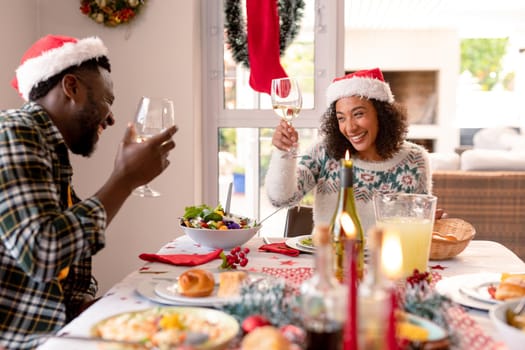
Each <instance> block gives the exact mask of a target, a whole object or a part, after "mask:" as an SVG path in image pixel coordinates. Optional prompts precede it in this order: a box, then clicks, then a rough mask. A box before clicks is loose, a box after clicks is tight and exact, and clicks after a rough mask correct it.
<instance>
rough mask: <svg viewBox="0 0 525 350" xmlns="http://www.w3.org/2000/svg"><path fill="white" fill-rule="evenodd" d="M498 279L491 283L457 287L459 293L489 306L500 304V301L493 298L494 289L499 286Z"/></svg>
mask: <svg viewBox="0 0 525 350" xmlns="http://www.w3.org/2000/svg"><path fill="white" fill-rule="evenodd" d="M499 282H500V281H499V277H498V278H497V279H494V280H493V281H486V282H481V283H475V284H474V285H466V286H461V287H459V291H460V292H461V293H463V294H465V295H466V296H469V297H471V298H473V299H476V300H480V301H483V302H485V303H489V304H497V303H500V302H501V301H500V300H497V299H496V298H495V293H496V289H497V288H498V285H499Z"/></svg>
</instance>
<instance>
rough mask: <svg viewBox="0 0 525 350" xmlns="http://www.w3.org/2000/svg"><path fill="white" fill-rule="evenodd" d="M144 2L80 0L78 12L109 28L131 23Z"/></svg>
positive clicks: (132, 0)
mask: <svg viewBox="0 0 525 350" xmlns="http://www.w3.org/2000/svg"><path fill="white" fill-rule="evenodd" d="M145 2H146V0H80V11H81V12H82V13H83V14H85V15H86V16H88V17H89V18H91V19H92V20H94V21H95V22H97V23H101V24H104V25H106V26H109V27H115V26H117V25H119V24H123V23H127V22H129V21H131V20H132V19H133V18H134V17H135V16H136V15H137V13H138V12H139V11H140V8H141V7H142V5H144V3H145Z"/></svg>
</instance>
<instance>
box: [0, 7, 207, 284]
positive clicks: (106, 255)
mask: <svg viewBox="0 0 525 350" xmlns="http://www.w3.org/2000/svg"><path fill="white" fill-rule="evenodd" d="M1 1H2V2H5V3H7V2H9V5H7V4H4V5H5V6H3V7H4V8H6V7H7V6H8V7H9V11H2V12H1V13H0V29H2V30H1V31H0V39H1V40H2V45H3V48H4V49H5V50H2V51H3V52H2V55H0V63H1V66H2V67H3V69H2V72H0V74H2V75H0V78H1V82H2V83H1V84H0V108H2V109H3V108H8V107H17V106H18V105H20V102H21V100H20V99H18V98H17V96H16V93H14V91H11V90H12V89H11V88H10V87H8V88H7V89H6V79H8V81H9V80H10V79H11V78H12V76H13V71H14V69H16V66H17V65H18V62H19V60H20V57H21V55H22V54H23V52H24V51H25V50H26V49H27V47H28V46H29V45H30V44H31V43H32V42H33V41H35V40H36V39H37V38H38V37H40V36H43V35H45V34H48V33H52V34H63V35H70V36H75V37H86V36H92V35H97V36H100V37H101V38H102V40H103V41H104V42H105V43H106V45H107V46H108V48H109V52H110V54H109V56H110V60H111V64H112V77H113V81H114V91H115V95H116V100H115V104H114V106H113V112H114V114H115V118H116V120H117V123H116V125H115V126H113V127H112V128H109V129H107V130H106V131H105V133H104V134H103V135H102V137H101V140H100V142H99V144H98V148H97V152H95V154H94V155H93V156H92V157H91V158H89V159H86V158H81V157H73V159H72V162H73V168H74V172H75V173H74V178H73V181H74V185H75V189H76V191H77V192H78V193H79V194H80V195H81V196H83V197H85V196H88V195H91V194H92V193H94V192H95V191H96V190H98V188H99V187H100V186H101V185H102V183H103V182H104V181H105V180H106V179H107V177H108V176H109V174H110V172H111V171H112V168H113V160H114V156H115V154H116V149H117V146H118V144H119V142H120V140H121V137H122V135H123V133H124V130H125V126H126V124H127V122H129V121H131V120H132V118H133V113H134V111H135V107H136V104H137V102H138V100H139V97H140V96H141V95H162V96H167V97H172V98H173V99H174V101H175V110H176V119H177V124H178V126H179V132H178V133H177V134H176V135H175V141H176V143H177V148H176V149H175V150H174V151H173V152H172V153H171V155H170V161H171V166H170V167H169V168H168V169H167V170H166V171H165V172H164V173H163V174H162V175H161V176H160V177H159V178H158V179H156V180H155V181H154V182H152V186H153V187H155V188H156V189H158V190H160V191H161V192H162V196H161V197H159V198H152V199H150V198H138V197H133V196H132V197H130V198H129V199H128V201H127V202H126V203H125V204H124V206H123V207H122V209H121V211H120V213H119V214H118V215H117V217H116V218H115V219H114V221H113V222H112V224H111V225H110V226H109V228H108V230H107V242H106V248H105V249H104V250H103V251H102V252H100V253H99V254H98V255H96V256H95V258H94V264H95V266H94V273H95V276H96V277H97V278H98V280H99V283H100V287H101V292H102V293H104V292H105V291H107V289H108V288H109V287H110V286H111V285H113V284H114V283H116V282H117V281H119V280H120V279H122V278H123V277H124V276H125V275H126V274H128V273H129V272H131V271H132V270H134V269H136V268H138V267H139V266H141V264H142V261H140V260H139V259H138V255H139V254H140V253H142V252H150V253H154V252H156V251H157V250H158V248H160V246H161V245H162V244H164V243H166V242H168V241H169V240H171V239H173V238H175V237H177V236H179V235H181V234H182V233H181V232H180V230H179V229H178V220H177V218H178V216H180V215H181V214H182V213H183V212H184V207H185V206H188V205H192V204H194V203H195V202H198V201H199V199H198V198H195V197H196V195H195V193H200V191H199V190H197V188H200V183H197V182H196V179H199V177H200V174H199V173H198V171H199V170H198V169H200V155H197V154H195V145H200V136H199V135H200V125H201V122H200V118H201V113H200V104H201V101H200V95H201V93H200V66H201V65H200V60H201V58H200V43H201V40H200V1H194V0H177V1H165V0H149V1H147V2H146V5H145V6H144V7H143V8H142V11H141V13H140V14H139V15H138V16H137V17H136V18H135V19H134V20H133V21H132V22H131V23H130V24H129V25H121V26H118V27H115V28H108V27H104V26H103V25H100V24H97V23H95V22H94V21H92V20H91V19H89V18H88V17H86V16H85V15H83V14H82V13H81V12H80V10H79V7H80V5H79V1H76V0H75V1H72V0H37V1H34V0H22V1H20V0H18V1H9V0H1ZM35 18H36V19H35ZM15 30H16V35H7V34H5V33H9V32H11V33H14V32H15ZM6 72H7V73H6ZM196 169H197V170H196Z"/></svg>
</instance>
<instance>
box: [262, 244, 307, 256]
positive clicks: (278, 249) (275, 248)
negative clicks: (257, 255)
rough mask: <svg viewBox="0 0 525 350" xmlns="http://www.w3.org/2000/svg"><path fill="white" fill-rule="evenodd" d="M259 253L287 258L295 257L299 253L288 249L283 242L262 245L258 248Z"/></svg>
mask: <svg viewBox="0 0 525 350" xmlns="http://www.w3.org/2000/svg"><path fill="white" fill-rule="evenodd" d="M259 251H263V252H271V253H279V254H284V255H288V256H297V255H299V254H300V253H301V252H300V251H298V250H297V249H294V248H290V247H288V246H287V245H286V243H284V242H280V243H270V244H264V245H262V246H260V247H259Z"/></svg>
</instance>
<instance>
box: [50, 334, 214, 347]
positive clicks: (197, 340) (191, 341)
mask: <svg viewBox="0 0 525 350" xmlns="http://www.w3.org/2000/svg"><path fill="white" fill-rule="evenodd" d="M47 338H48V339H63V340H75V341H87V342H95V343H106V344H119V345H130V346H133V347H134V348H138V349H147V350H157V349H159V347H157V346H153V345H147V344H144V342H140V341H131V340H112V339H104V338H96V337H88V336H82V335H69V334H62V335H50V336H48V337H47ZM208 338H209V337H208V335H207V334H205V333H198V332H187V333H186V340H185V341H184V343H183V344H177V345H173V348H174V349H175V348H177V347H178V346H180V345H192V346H195V345H200V344H202V343H204V342H206V341H207V340H208Z"/></svg>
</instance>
